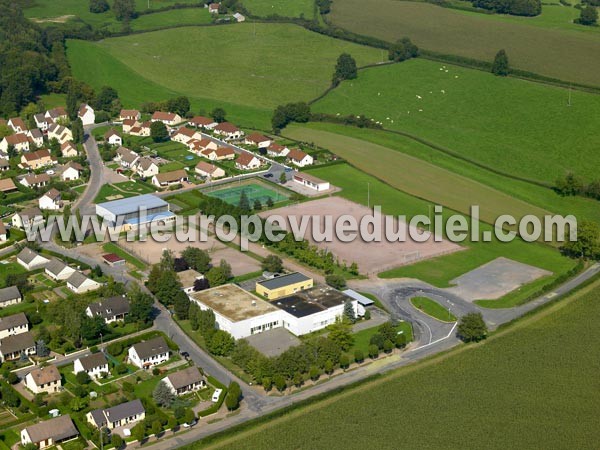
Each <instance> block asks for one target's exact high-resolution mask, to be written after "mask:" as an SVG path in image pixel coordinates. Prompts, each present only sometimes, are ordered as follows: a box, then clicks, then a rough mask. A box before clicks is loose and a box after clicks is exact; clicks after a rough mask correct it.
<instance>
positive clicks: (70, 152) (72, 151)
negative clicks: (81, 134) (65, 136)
mask: <svg viewBox="0 0 600 450" xmlns="http://www.w3.org/2000/svg"><path fill="white" fill-rule="evenodd" d="M60 151H61V153H62V155H63V156H64V157H65V158H74V157H76V156H77V155H78V154H79V152H78V151H77V147H75V145H74V144H73V143H72V142H71V141H69V142H65V143H64V144H62V145H61V146H60Z"/></svg>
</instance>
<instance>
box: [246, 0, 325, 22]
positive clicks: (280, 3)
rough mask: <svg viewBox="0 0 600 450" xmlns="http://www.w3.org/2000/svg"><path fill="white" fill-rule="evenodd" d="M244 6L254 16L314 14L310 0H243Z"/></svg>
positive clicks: (309, 17) (310, 16) (309, 15)
mask: <svg viewBox="0 0 600 450" xmlns="http://www.w3.org/2000/svg"><path fill="white" fill-rule="evenodd" d="M242 4H243V5H244V7H245V8H246V9H247V10H248V11H250V12H251V13H252V15H254V16H261V17H269V16H273V15H278V16H281V17H304V18H305V19H311V18H312V17H313V16H314V2H312V1H311V0H243V1H242Z"/></svg>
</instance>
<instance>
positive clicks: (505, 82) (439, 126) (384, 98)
mask: <svg viewBox="0 0 600 450" xmlns="http://www.w3.org/2000/svg"><path fill="white" fill-rule="evenodd" d="M444 67H446V69H443V68H444ZM440 69H442V70H440ZM446 70H448V72H446ZM457 77H458V78H457ZM568 96H569V93H568V90H567V89H561V88H556V87H550V86H546V85H542V84H538V83H531V82H528V81H523V80H517V79H512V78H501V77H495V76H493V75H492V74H489V73H485V72H481V71H477V70H471V69H465V68H461V67H457V66H450V65H442V64H440V63H437V62H433V61H427V60H423V59H416V60H411V61H407V62H404V63H400V64H394V65H390V66H385V67H377V68H373V69H367V70H364V71H361V72H360V74H359V77H358V79H356V80H352V81H349V82H345V83H343V84H342V85H341V86H340V87H339V88H337V89H335V90H334V91H332V92H331V93H330V94H329V95H327V96H326V97H325V98H324V99H322V100H321V101H319V102H318V103H317V104H316V105H315V106H314V110H315V111H322V112H329V113H332V114H337V113H340V114H350V113H351V114H365V115H367V116H368V117H370V118H373V119H375V120H376V121H380V122H382V123H383V125H384V127H385V128H388V129H392V130H401V131H405V132H408V133H411V134H413V135H417V136H419V137H421V138H423V139H426V140H428V141H430V142H433V143H435V144H437V145H440V146H442V147H446V148H449V149H451V150H452V151H454V152H456V153H459V154H461V155H463V156H465V157H468V158H470V159H473V160H476V161H478V162H480V163H483V164H485V165H487V166H491V167H494V168H496V169H498V170H502V171H504V172H508V173H511V174H513V175H520V176H524V177H528V178H531V179H536V180H541V181H546V182H549V183H552V182H554V181H555V180H556V179H557V178H558V177H559V176H564V175H565V174H566V172H567V171H572V172H574V173H576V174H578V175H580V176H582V177H585V178H587V179H592V178H596V177H597V171H596V170H595V167H597V166H598V164H600V154H599V153H598V152H596V151H594V149H596V148H598V146H600V135H598V133H596V132H595V130H596V129H597V123H596V120H595V117H597V116H598V115H600V95H595V94H588V93H583V92H578V91H576V92H573V93H572V100H571V104H572V106H570V107H569V106H568V105H567V101H568ZM419 97H421V98H419Z"/></svg>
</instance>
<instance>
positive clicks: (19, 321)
mask: <svg viewBox="0 0 600 450" xmlns="http://www.w3.org/2000/svg"><path fill="white" fill-rule="evenodd" d="M17 292H18V291H17ZM28 331H29V321H28V320H27V316H25V313H22V312H21V313H17V314H13V315H11V316H6V317H1V318H0V339H5V338H7V337H9V336H16V335H18V334H23V333H27V332H28Z"/></svg>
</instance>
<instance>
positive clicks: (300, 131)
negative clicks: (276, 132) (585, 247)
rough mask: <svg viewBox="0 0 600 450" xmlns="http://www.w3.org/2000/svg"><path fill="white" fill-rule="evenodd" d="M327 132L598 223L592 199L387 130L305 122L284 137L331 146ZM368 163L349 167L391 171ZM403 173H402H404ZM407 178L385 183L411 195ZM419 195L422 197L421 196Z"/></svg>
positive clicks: (394, 164) (394, 163)
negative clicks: (560, 192)
mask: <svg viewBox="0 0 600 450" xmlns="http://www.w3.org/2000/svg"><path fill="white" fill-rule="evenodd" d="M331 133H335V134H336V135H342V136H343V137H344V138H354V139H358V140H360V141H361V145H363V146H364V145H368V143H373V144H378V145H379V146H382V147H385V148H386V149H391V150H395V151H396V152H401V153H405V154H407V155H410V156H413V157H416V158H419V159H422V160H423V161H426V162H429V163H431V164H434V165H435V166H438V167H442V168H444V169H447V170H448V171H451V172H454V173H456V174H460V175H462V176H463V179H464V178H468V179H470V180H472V181H473V183H474V185H473V186H474V187H475V186H476V185H477V183H475V182H478V183H480V184H479V186H481V185H482V184H483V185H486V186H489V187H491V188H494V189H495V190H497V191H501V192H504V193H506V194H509V195H510V196H512V197H515V198H517V199H520V200H522V201H523V202H526V203H529V204H531V205H535V206H537V207H539V208H542V209H545V210H548V211H552V212H554V213H558V214H563V215H567V214H574V215H575V216H576V217H577V218H578V219H580V220H581V219H587V220H592V221H596V222H599V223H600V208H598V202H597V201H596V200H593V199H588V198H583V197H562V196H559V195H557V194H556V193H555V192H554V191H553V190H552V189H548V188H544V187H540V186H537V185H535V184H531V183H527V182H524V181H517V180H514V179H511V178H508V177H506V176H502V175H499V174H497V173H494V172H491V171H489V170H486V169H484V168H482V167H479V166H476V165H475V164H469V163H467V162H465V161H463V160H460V159H458V158H455V157H453V156H450V155H447V154H445V153H443V152H441V151H439V150H436V149H433V148H431V147H429V146H426V145H422V144H420V143H418V142H415V141H414V140H412V139H409V138H407V137H405V136H401V135H398V134H394V133H390V132H387V131H380V130H373V129H366V128H355V127H345V126H343V125H336V124H330V123H308V124H303V125H302V126H299V125H292V126H288V127H287V128H286V129H285V130H284V134H285V135H289V136H293V137H296V138H297V139H300V140H303V141H306V142H314V143H316V144H318V145H322V146H326V145H334V144H333V143H336V142H338V139H340V137H339V136H335V137H334V136H331V135H330V134H331ZM332 142H333V143H332ZM349 142H350V141H348V146H345V147H344V148H343V149H341V150H340V149H339V148H338V152H337V153H339V154H340V155H341V154H342V152H344V153H346V152H348V153H349V152H350V150H351V149H352V147H351V146H350V145H349ZM332 148H333V147H332ZM369 148H370V147H369ZM370 151H373V149H372V148H371V150H370ZM401 161H402V162H403V163H404V164H406V163H407V160H406V159H404V158H398V159H397V160H393V161H392V162H391V167H393V168H396V167H399V166H400V162H401ZM368 162H369V164H368V165H367V158H364V157H362V158H360V157H358V156H357V157H356V158H355V159H353V160H352V164H353V165H354V166H356V167H358V168H360V169H361V170H363V171H365V172H367V173H370V174H372V175H374V176H377V177H378V178H383V177H382V174H383V173H386V172H391V171H392V169H389V168H387V169H386V170H385V171H377V172H375V171H373V170H371V169H370V167H371V166H372V164H373V162H374V159H373V160H368ZM426 167H427V166H426ZM407 168H410V170H415V168H414V167H413V166H412V165H411V166H407ZM404 173H406V171H405V172H404ZM423 176H425V177H427V178H429V177H430V175H429V172H424V174H423ZM410 178H412V177H410V176H408V177H406V178H405V176H404V175H403V176H402V177H394V179H393V180H388V181H389V183H390V184H391V185H392V186H396V187H398V188H400V189H402V190H405V191H407V192H412V189H414V188H415V186H411V185H408V184H406V183H405V181H406V180H408V179H410ZM437 183H441V179H436V182H435V184H437ZM401 185H403V187H400V186H401ZM418 187H419V192H423V189H424V188H425V189H427V190H429V189H430V187H429V186H424V185H423V183H421V182H420V181H419V183H418ZM445 187H446V189H447V192H444V197H446V196H448V197H449V196H450V194H451V193H454V192H455V190H456V189H457V187H456V186H452V185H449V184H446V185H445ZM479 195H480V194H479V193H478V192H477V190H475V191H472V192H471V193H470V195H469V198H468V199H467V200H468V202H469V203H475V202H474V201H473V200H470V199H475V198H477V197H479ZM420 196H421V197H423V195H420ZM444 197H440V198H437V197H436V198H437V200H436V201H437V202H439V203H442V204H446V203H445V202H447V201H448V200H445V201H443V199H444ZM428 199H429V198H428ZM430 200H431V199H430ZM462 200H463V202H465V203H467V201H466V200H465V199H462ZM432 201H433V200H432ZM490 204H491V202H488V201H487V200H486V202H485V205H486V208H487V207H489V205H490ZM503 206H504V209H505V210H508V209H510V208H511V204H510V203H505V204H504V205H503ZM454 208H455V209H457V210H459V211H461V210H462V208H460V203H457V204H456V205H455V206H454ZM484 209H485V208H484ZM484 219H485V218H484Z"/></svg>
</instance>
